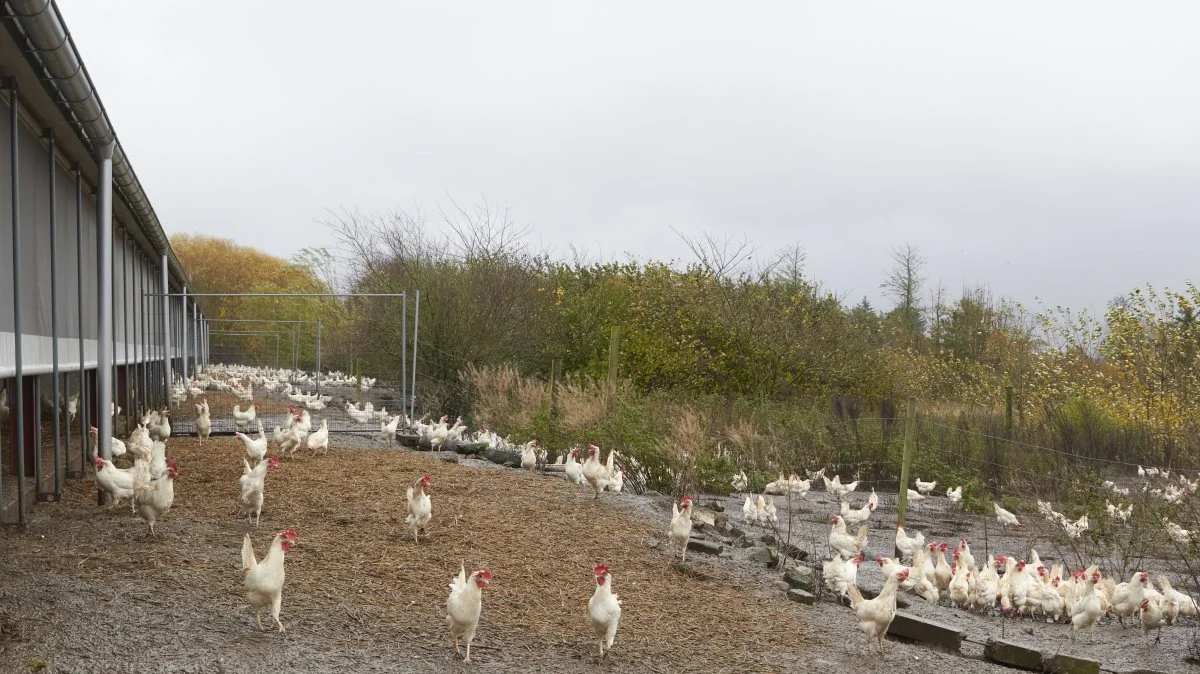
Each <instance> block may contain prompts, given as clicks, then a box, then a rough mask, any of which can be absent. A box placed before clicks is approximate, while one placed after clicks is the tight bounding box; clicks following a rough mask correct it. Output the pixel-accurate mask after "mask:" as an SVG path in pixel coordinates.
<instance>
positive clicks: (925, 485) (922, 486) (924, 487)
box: [916, 478, 937, 494]
mask: <svg viewBox="0 0 1200 674" xmlns="http://www.w3.org/2000/svg"><path fill="white" fill-rule="evenodd" d="M916 483H917V491H918V492H920V493H921V494H928V493H929V492H931V491H933V490H934V489H935V488H936V487H937V480H934V481H933V482H922V481H921V478H917V480H916Z"/></svg>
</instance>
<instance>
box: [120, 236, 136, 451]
mask: <svg viewBox="0 0 1200 674" xmlns="http://www.w3.org/2000/svg"><path fill="white" fill-rule="evenodd" d="M129 305H130V302H129V230H128V229H126V228H121V312H122V313H123V316H122V318H121V335H122V339H121V345H122V346H121V348H122V349H124V351H125V367H123V368H121V375H122V377H121V385H120V386H119V387H118V389H119V390H120V391H122V392H123V393H124V395H123V396H121V397H122V398H124V401H123V402H124V405H125V434H126V435H128V434H129V419H130V417H132V416H133V408H132V407H130V406H129V405H130V396H129V393H130V391H131V390H132V385H131V383H130V382H131V381H132V380H131V379H130V377H129V333H130V330H129V315H130V314H131V313H133V310H132V309H131V308H130V306H129Z"/></svg>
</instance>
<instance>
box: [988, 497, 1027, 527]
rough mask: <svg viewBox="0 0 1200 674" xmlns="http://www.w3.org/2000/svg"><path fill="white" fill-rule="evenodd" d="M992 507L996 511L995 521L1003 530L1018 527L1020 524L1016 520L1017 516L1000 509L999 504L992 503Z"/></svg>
mask: <svg viewBox="0 0 1200 674" xmlns="http://www.w3.org/2000/svg"><path fill="white" fill-rule="evenodd" d="M992 507H993V508H994V509H995V511H996V521H997V522H999V523H1000V526H1002V527H1004V528H1005V529H1007V528H1009V527H1019V526H1021V522H1020V521H1019V520H1017V516H1016V515H1014V514H1012V513H1010V512H1009V511H1007V510H1005V509H1004V508H1001V507H1000V504H999V503H996V502H995V501H993V502H992Z"/></svg>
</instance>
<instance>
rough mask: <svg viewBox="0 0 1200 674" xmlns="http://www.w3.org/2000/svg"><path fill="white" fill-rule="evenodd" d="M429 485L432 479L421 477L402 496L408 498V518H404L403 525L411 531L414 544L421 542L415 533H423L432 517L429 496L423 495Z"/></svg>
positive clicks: (425, 476) (426, 476) (431, 505)
mask: <svg viewBox="0 0 1200 674" xmlns="http://www.w3.org/2000/svg"><path fill="white" fill-rule="evenodd" d="M431 484H433V478H431V477H429V476H428V475H422V476H421V478H420V479H419V480H417V482H416V484H414V485H413V486H411V487H409V488H408V491H407V492H405V494H404V495H405V496H406V497H407V498H408V516H407V517H405V518H404V523H405V524H407V525H408V528H409V529H411V530H412V535H413V542H414V543H420V542H421V541H420V540H419V539H418V538H417V532H419V531H423V530H424V529H425V526H426V525H427V524H429V520H430V518H431V517H432V516H433V504H432V503H431V502H430V500H429V494H426V493H425V490H426V489H428V488H429V486H430V485H431Z"/></svg>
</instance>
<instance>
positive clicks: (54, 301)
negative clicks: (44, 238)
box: [46, 129, 63, 501]
mask: <svg viewBox="0 0 1200 674" xmlns="http://www.w3.org/2000/svg"><path fill="white" fill-rule="evenodd" d="M46 141H47V143H48V146H49V147H48V148H47V150H48V151H47V153H46V156H47V157H49V159H50V161H49V164H50V339H51V340H52V342H53V343H52V345H51V354H52V355H51V359H52V367H53V368H54V386H53V387H52V389H51V393H50V394H51V395H52V396H54V500H55V501H61V500H62V470H63V469H62V465H63V447H62V410H61V409H60V408H59V404H60V403H59V399H60V397H61V396H62V391H61V390H60V389H59V379H60V378H61V377H62V374H61V373H60V372H59V368H58V182H57V180H56V178H57V177H58V176H57V175H56V174H57V173H58V166H57V165H56V164H55V163H54V129H46Z"/></svg>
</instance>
